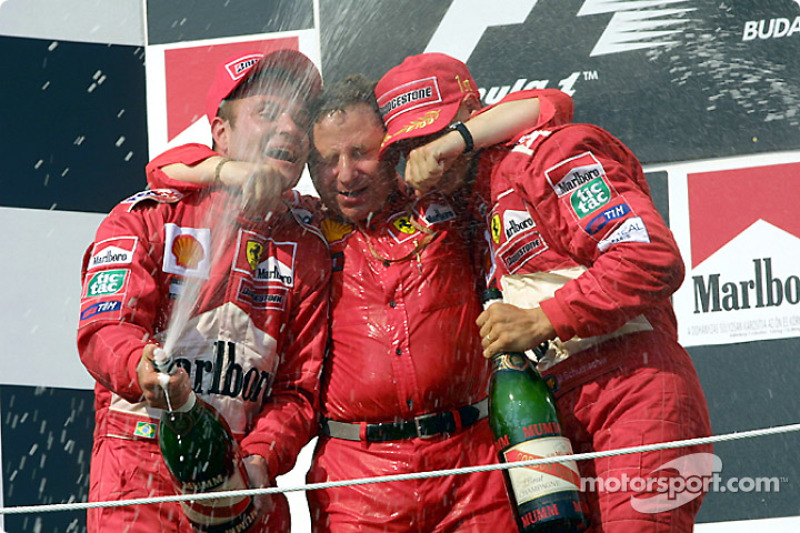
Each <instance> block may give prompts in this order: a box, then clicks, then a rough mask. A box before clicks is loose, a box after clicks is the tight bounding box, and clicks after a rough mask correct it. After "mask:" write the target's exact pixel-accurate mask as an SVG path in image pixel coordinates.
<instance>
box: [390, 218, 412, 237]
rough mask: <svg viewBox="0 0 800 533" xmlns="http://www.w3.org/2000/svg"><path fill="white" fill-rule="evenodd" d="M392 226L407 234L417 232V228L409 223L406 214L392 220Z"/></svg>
mask: <svg viewBox="0 0 800 533" xmlns="http://www.w3.org/2000/svg"><path fill="white" fill-rule="evenodd" d="M393 224H394V227H395V228H397V229H398V230H399V231H402V232H403V233H406V234H408V235H412V234H414V233H416V232H417V229H416V228H415V227H414V226H412V225H411V222H409V220H408V217H407V216H402V217H398V218H397V220H395V221H394V222H393Z"/></svg>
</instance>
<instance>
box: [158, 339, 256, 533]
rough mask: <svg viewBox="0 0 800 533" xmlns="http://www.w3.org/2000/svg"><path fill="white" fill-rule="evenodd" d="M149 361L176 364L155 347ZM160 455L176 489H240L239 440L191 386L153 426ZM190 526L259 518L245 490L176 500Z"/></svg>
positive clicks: (243, 523)
mask: <svg viewBox="0 0 800 533" xmlns="http://www.w3.org/2000/svg"><path fill="white" fill-rule="evenodd" d="M154 366H155V367H156V369H157V370H158V371H159V372H161V373H165V374H171V373H172V372H174V370H175V364H174V362H173V360H172V358H171V357H169V356H167V355H166V353H165V352H164V351H163V350H161V349H157V350H156V354H155V361H154ZM158 443H159V446H160V448H161V455H162V456H163V458H164V463H166V465H167V468H168V469H169V471H170V474H171V476H172V481H173V483H174V484H175V488H176V490H177V491H178V492H179V493H180V494H201V493H208V492H220V491H233V490H244V489H247V488H248V483H247V471H246V470H245V467H244V463H243V462H242V457H241V453H240V451H239V445H238V443H237V442H236V440H235V439H234V438H233V437H232V436H231V432H230V429H229V427H228V424H227V423H226V422H225V420H224V419H223V418H222V417H221V416H220V415H219V413H217V411H216V410H215V409H214V408H213V407H211V406H210V405H208V404H207V403H205V402H203V401H202V400H201V399H199V398H198V397H197V395H196V394H195V393H194V391H191V393H190V395H189V400H188V401H187V402H186V403H185V404H184V405H182V406H179V407H177V408H173V409H172V410H165V411H163V413H162V414H161V423H160V424H159V430H158ZM181 507H182V508H183V511H184V513H185V514H186V517H187V518H188V519H189V522H191V524H192V528H193V529H194V530H195V531H198V532H203V533H206V532H208V533H233V532H236V533H243V532H246V531H250V529H251V527H252V526H253V525H254V524H255V523H256V522H257V520H258V510H257V509H256V508H255V506H254V502H253V499H252V498H251V497H250V496H235V497H223V498H215V499H212V500H200V501H193V500H185V501H182V502H181Z"/></svg>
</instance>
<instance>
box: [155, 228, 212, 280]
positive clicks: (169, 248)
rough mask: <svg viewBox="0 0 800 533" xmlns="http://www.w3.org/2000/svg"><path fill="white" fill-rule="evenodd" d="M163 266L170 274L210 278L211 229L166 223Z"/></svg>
mask: <svg viewBox="0 0 800 533" xmlns="http://www.w3.org/2000/svg"><path fill="white" fill-rule="evenodd" d="M161 268H162V270H163V271H164V272H167V273H169V274H177V275H179V276H189V277H195V278H201V279H208V276H209V273H210V272H211V230H209V229H208V228H184V227H181V226H178V225H177V224H173V223H167V224H164V260H163V264H162V267H161Z"/></svg>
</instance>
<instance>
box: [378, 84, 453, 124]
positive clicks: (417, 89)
mask: <svg viewBox="0 0 800 533" xmlns="http://www.w3.org/2000/svg"><path fill="white" fill-rule="evenodd" d="M441 101H442V95H441V92H440V91H439V84H438V83H437V81H436V78H435V77H433V78H425V79H422V80H416V81H412V82H409V83H406V84H403V85H401V86H400V87H397V88H395V89H392V90H391V91H389V92H386V93H384V94H382V95H381V96H380V97H379V98H378V106H379V107H380V111H381V116H382V117H383V120H384V122H387V123H388V122H389V121H390V120H392V119H394V118H396V117H397V116H398V115H401V114H403V113H406V112H408V111H411V110H412V109H416V108H418V107H422V106H426V105H429V104H434V103H438V102H441Z"/></svg>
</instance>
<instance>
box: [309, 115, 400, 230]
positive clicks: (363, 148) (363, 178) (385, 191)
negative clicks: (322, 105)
mask: <svg viewBox="0 0 800 533" xmlns="http://www.w3.org/2000/svg"><path fill="white" fill-rule="evenodd" d="M383 135H384V130H383V125H382V124H381V122H380V118H378V117H377V116H376V115H375V112H374V111H373V110H372V109H371V108H370V107H369V106H367V105H366V104H357V105H355V106H352V107H349V108H347V109H346V110H345V111H338V112H334V113H331V114H329V115H327V116H325V117H324V118H322V119H321V120H318V121H317V122H316V123H315V124H314V148H315V150H314V153H313V154H312V157H311V162H310V165H309V170H310V172H311V178H312V180H313V181H314V186H315V187H316V189H317V192H318V193H319V195H320V198H321V199H322V201H323V202H324V203H325V205H326V206H327V207H328V208H329V209H331V210H333V211H334V212H336V213H339V214H340V215H342V216H343V217H344V218H346V219H347V220H349V221H351V222H355V223H360V222H364V221H366V220H367V219H368V217H369V216H370V215H371V214H375V213H378V212H379V211H380V210H381V209H382V208H383V206H384V205H385V204H386V201H387V200H388V199H389V196H390V195H391V194H392V192H394V191H395V190H396V189H397V183H398V182H397V179H396V176H395V172H394V169H393V167H391V166H390V165H388V164H386V163H381V162H380V160H379V157H378V153H379V150H380V146H381V141H382V140H383Z"/></svg>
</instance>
